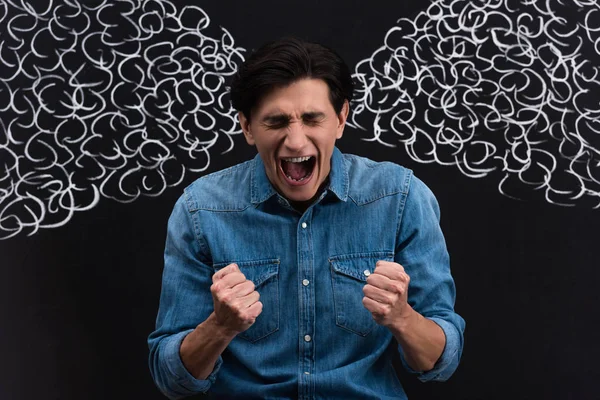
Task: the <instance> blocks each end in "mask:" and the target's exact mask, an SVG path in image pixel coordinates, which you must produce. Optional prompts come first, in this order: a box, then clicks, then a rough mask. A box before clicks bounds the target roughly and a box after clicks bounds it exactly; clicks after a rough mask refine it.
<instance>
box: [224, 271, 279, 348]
mask: <svg viewBox="0 0 600 400" xmlns="http://www.w3.org/2000/svg"><path fill="white" fill-rule="evenodd" d="M228 264H229V263H219V264H215V265H214V268H215V270H216V271H218V270H219V269H221V268H224V267H225V266H227V265H228ZM236 264H237V265H238V267H239V268H240V271H242V273H243V274H244V276H245V277H246V279H248V280H250V281H252V282H253V283H254V286H255V289H254V290H256V291H257V292H258V293H259V294H260V300H259V301H260V302H261V303H262V304H263V309H262V312H261V313H260V315H259V316H258V317H257V318H256V321H255V322H254V324H253V325H252V326H251V327H250V328H248V329H247V330H245V331H244V332H241V333H239V334H238V337H240V338H242V339H245V340H248V341H250V342H256V341H258V340H260V339H262V338H264V337H266V336H268V335H270V334H271V333H273V332H275V331H277V330H278V329H279V259H268V260H256V261H242V262H236Z"/></svg>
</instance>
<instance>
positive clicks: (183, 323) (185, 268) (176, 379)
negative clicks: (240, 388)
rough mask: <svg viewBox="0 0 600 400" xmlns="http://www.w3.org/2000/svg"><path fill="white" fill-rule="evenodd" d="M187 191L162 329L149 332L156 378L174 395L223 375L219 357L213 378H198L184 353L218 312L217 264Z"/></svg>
mask: <svg viewBox="0 0 600 400" xmlns="http://www.w3.org/2000/svg"><path fill="white" fill-rule="evenodd" d="M197 229H198V228H197V226H196V224H194V217H193V215H192V213H191V212H190V211H189V210H188V207H187V205H186V198H185V195H184V196H182V197H181V198H180V199H179V200H178V201H177V203H176V205H175V207H174V209H173V212H172V214H171V217H170V218H169V224H168V230H167V240H166V244H165V264H164V270H163V279H162V290H161V297H160V305H159V310H158V315H157V318H156V330H155V331H154V332H152V333H151V334H150V336H149V337H148V346H149V348H150V355H149V366H150V372H151V374H152V377H153V379H154V383H155V384H156V386H157V387H158V389H159V390H160V391H161V392H162V393H163V394H164V395H166V396H167V397H168V398H170V399H180V398H182V397H187V396H190V395H194V394H198V393H206V392H207V391H208V390H209V389H210V387H211V386H212V384H213V383H214V382H215V380H216V378H217V373H218V371H219V369H220V367H221V364H222V359H221V357H219V359H218V360H217V362H216V363H215V366H214V368H213V371H212V373H211V374H210V376H209V377H208V378H207V379H204V380H199V379H196V378H194V376H192V375H191V374H190V373H189V371H188V370H187V369H186V367H185V366H184V364H183V362H182V360H181V357H180V353H179V351H180V347H181V343H182V342H183V339H184V338H185V337H186V336H187V335H188V334H189V333H190V332H192V331H193V330H194V329H195V328H196V326H198V324H200V323H201V322H203V321H204V320H206V318H208V316H209V315H210V313H211V312H212V311H213V301H212V295H211V293H210V285H211V283H212V274H213V269H212V267H210V266H209V261H210V260H209V255H208V252H207V251H206V248H205V246H204V244H203V242H202V238H201V236H200V235H199V232H198V230H197Z"/></svg>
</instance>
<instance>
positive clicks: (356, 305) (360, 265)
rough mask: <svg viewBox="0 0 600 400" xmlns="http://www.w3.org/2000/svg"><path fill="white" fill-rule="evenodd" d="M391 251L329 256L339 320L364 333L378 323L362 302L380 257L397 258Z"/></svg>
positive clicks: (337, 319) (364, 334)
mask: <svg viewBox="0 0 600 400" xmlns="http://www.w3.org/2000/svg"><path fill="white" fill-rule="evenodd" d="M393 257H394V254H393V253H391V252H383V251H378V252H370V253H356V254H347V255H340V256H333V257H330V258H329V263H330V264H331V279H332V283H333V302H334V307H335V324H336V325H337V326H339V327H340V328H343V329H346V330H349V331H351V332H354V333H356V334H357V335H360V336H367V335H368V334H369V333H370V332H371V331H372V330H373V328H374V327H375V326H376V325H377V324H376V323H375V321H374V320H373V317H372V316H371V313H370V312H369V311H368V310H367V309H366V308H365V306H364V305H363V303H362V299H363V297H364V293H363V287H364V286H365V285H366V284H367V277H368V276H369V275H371V274H372V273H373V271H375V264H376V263H377V261H379V260H385V261H393Z"/></svg>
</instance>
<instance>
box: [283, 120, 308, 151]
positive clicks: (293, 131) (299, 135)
mask: <svg viewBox="0 0 600 400" xmlns="http://www.w3.org/2000/svg"><path fill="white" fill-rule="evenodd" d="M307 144H308V138H307V137H306V133H305V132H304V127H303V126H302V123H301V122H294V123H291V124H290V127H289V128H288V130H287V132H286V136H285V140H284V142H283V145H284V146H285V147H286V150H288V151H290V152H294V153H300V152H302V149H304V147H306V145H307Z"/></svg>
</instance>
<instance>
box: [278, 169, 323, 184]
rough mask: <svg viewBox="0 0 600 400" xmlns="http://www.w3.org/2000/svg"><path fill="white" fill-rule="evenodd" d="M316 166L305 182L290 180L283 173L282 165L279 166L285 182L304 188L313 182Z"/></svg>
mask: <svg viewBox="0 0 600 400" xmlns="http://www.w3.org/2000/svg"><path fill="white" fill-rule="evenodd" d="M315 167H316V165H315V166H313V170H312V171H311V173H310V175H309V176H307V177H306V178H304V180H302V181H295V180H293V179H290V178H288V177H287V176H286V175H285V173H284V172H283V169H281V164H279V173H280V174H281V176H283V180H285V182H286V183H287V184H288V185H290V186H304V185H306V184H308V182H310V181H311V179H312V177H313V174H314V172H315Z"/></svg>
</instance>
